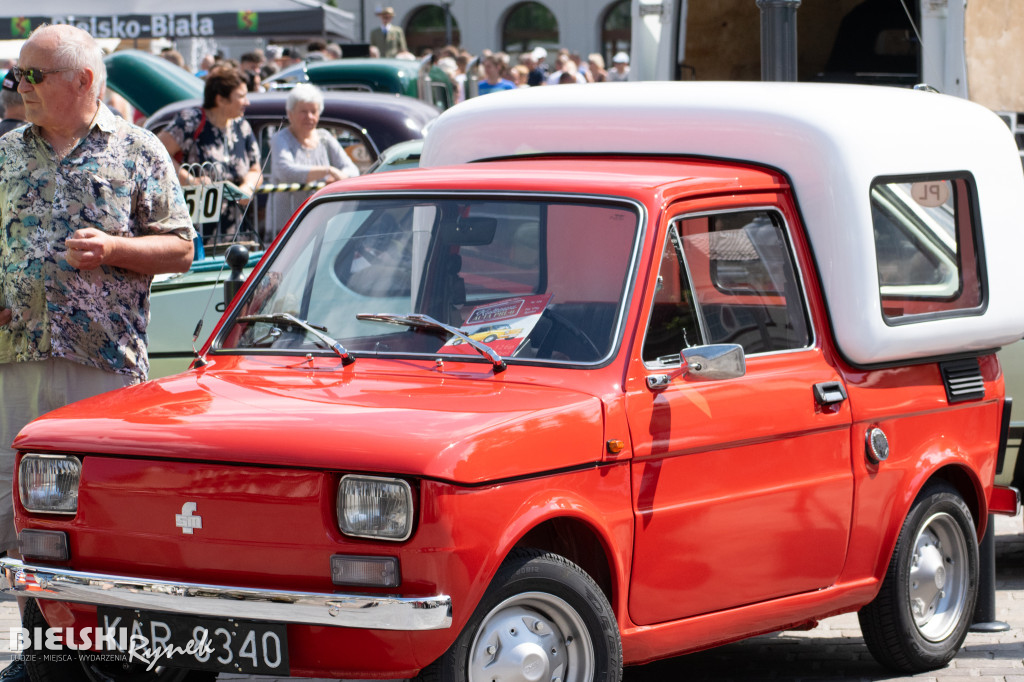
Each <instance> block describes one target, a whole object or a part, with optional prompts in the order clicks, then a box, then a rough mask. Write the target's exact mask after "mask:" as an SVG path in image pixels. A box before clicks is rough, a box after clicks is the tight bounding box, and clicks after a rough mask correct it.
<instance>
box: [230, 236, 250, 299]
mask: <svg viewBox="0 0 1024 682" xmlns="http://www.w3.org/2000/svg"><path fill="white" fill-rule="evenodd" d="M224 260H225V261H227V264H228V266H229V267H230V268H231V274H229V275H228V278H227V279H226V280H224V305H228V304H229V303H231V299H233V298H234V297H235V294H237V293H238V290H239V289H241V288H242V284H243V283H244V282H245V277H244V276H243V275H242V270H244V269H245V266H246V265H248V264H249V249H247V248H245V247H244V246H242V245H241V244H232V245H231V246H230V247H228V252H227V253H226V254H224Z"/></svg>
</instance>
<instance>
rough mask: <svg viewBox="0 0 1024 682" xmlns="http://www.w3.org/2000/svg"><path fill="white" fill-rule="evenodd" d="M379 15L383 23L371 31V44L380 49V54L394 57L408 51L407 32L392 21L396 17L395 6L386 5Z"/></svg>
mask: <svg viewBox="0 0 1024 682" xmlns="http://www.w3.org/2000/svg"><path fill="white" fill-rule="evenodd" d="M377 16H378V17H380V24H381V25H380V28H375V29H373V30H372V31H370V44H371V45H373V46H374V47H376V48H377V49H378V50H380V56H381V57H394V56H395V55H397V54H398V53H399V52H408V51H409V47H408V46H407V45H406V44H405V32H404V31H403V30H402V28H401V27H400V26H395V25H393V24H392V23H391V20H392V19H394V18H395V10H394V8H392V7H385V8H383V9H381V10H379V11H378V12H377Z"/></svg>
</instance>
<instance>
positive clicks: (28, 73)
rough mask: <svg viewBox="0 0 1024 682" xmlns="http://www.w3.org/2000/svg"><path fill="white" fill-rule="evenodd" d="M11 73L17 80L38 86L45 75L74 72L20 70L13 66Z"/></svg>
mask: <svg viewBox="0 0 1024 682" xmlns="http://www.w3.org/2000/svg"><path fill="white" fill-rule="evenodd" d="M11 71H13V72H14V77H15V79H17V80H19V81H20V80H27V81H28V82H29V84H30V85H39V84H40V83H42V82H43V79H44V78H46V75H47V74H50V73H60V72H61V71H74V69H71V68H67V69H21V68H18V67H17V66H15V67H14V68H13V69H11Z"/></svg>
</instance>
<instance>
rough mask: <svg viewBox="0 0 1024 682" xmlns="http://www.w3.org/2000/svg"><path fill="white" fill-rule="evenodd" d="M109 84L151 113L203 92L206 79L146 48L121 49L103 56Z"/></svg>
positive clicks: (145, 111)
mask: <svg viewBox="0 0 1024 682" xmlns="http://www.w3.org/2000/svg"><path fill="white" fill-rule="evenodd" d="M103 63H104V64H105V65H106V67H107V86H108V87H109V88H110V89H111V90H113V91H114V92H116V93H117V94H119V95H121V96H122V97H124V98H125V99H126V100H128V103H129V104H131V105H132V106H133V107H135V108H136V109H138V110H139V111H140V112H142V114H143V115H145V116H149V115H150V114H152V113H153V112H155V111H156V110H158V109H159V108H160V107H163V106H166V105H168V104H173V103H174V102H179V101H181V100H184V99H192V98H196V97H202V96H203V81H202V79H200V78H197V77H196V76H194V75H193V74H191V73H190V72H188V71H186V70H185V69H183V68H181V67H180V66H177V65H176V64H172V63H171V62H169V61H167V60H166V59H163V58H162V57H158V56H156V55H153V54H150V53H148V52H143V51H142V50H118V51H117V52H112V53H111V54H109V55H107V56H106V57H104V58H103Z"/></svg>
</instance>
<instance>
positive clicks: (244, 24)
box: [0, 0, 356, 43]
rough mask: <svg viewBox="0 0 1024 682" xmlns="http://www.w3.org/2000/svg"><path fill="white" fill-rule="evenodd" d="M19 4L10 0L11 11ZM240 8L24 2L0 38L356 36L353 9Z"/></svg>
mask: <svg viewBox="0 0 1024 682" xmlns="http://www.w3.org/2000/svg"><path fill="white" fill-rule="evenodd" d="M17 4H18V3H6V5H7V6H8V8H9V9H14V6H15V5H17ZM242 6H243V7H244V9H239V3H224V2H221V3H218V2H217V1H216V0H175V1H174V2H172V3H168V2H166V0H162V1H158V0H90V1H89V2H87V3H83V2H82V0H47V2H46V3H45V8H46V10H45V14H33V13H32V11H31V10H30V9H28V8H26V7H24V6H21V7H20V9H21V10H22V12H20V13H19V14H18V15H17V16H6V17H5V16H0V40H11V39H20V38H26V37H27V36H28V34H29V33H30V32H31V31H32V29H33V28H35V27H37V26H39V25H40V24H43V23H49V24H74V25H76V26H79V27H81V28H83V29H85V30H86V31H88V32H89V33H91V34H92V36H93V37H94V38H98V39H108V38H109V39H120V40H133V39H147V38H166V39H169V40H176V39H181V38H226V37H236V38H237V37H251V38H266V39H278V40H281V39H286V38H303V37H310V36H314V35H315V36H322V37H324V38H327V39H330V40H336V41H339V42H342V43H344V42H352V41H353V40H354V39H355V36H356V33H355V18H354V16H353V14H352V13H351V12H346V11H344V10H340V9H337V8H335V7H329V6H326V5H322V4H320V3H319V2H316V1H315V0H246V2H245V3H244V5H242ZM25 10H28V11H25ZM2 14H3V12H2V11H0V15H2Z"/></svg>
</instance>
